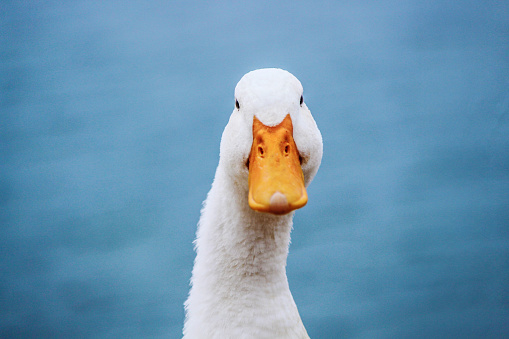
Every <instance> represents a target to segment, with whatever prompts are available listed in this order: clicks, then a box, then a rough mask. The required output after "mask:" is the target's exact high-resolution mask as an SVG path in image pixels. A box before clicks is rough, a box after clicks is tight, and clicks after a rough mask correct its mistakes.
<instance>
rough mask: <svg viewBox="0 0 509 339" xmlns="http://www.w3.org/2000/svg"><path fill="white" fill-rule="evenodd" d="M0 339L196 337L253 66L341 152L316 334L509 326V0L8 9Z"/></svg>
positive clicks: (295, 260) (321, 222)
mask: <svg viewBox="0 0 509 339" xmlns="http://www.w3.org/2000/svg"><path fill="white" fill-rule="evenodd" d="M0 62H1V63H0V275H1V276H0V337H2V338H178V337H180V336H181V329H182V323H183V320H184V310H183V306H182V304H183V302H184V301H185V299H186V296H187V293H188V283H189V279H190V277H191V269H192V265H193V259H194V252H193V245H192V241H193V239H194V235H195V231H196V224H197V221H198V218H199V212H200V208H201V204H202V201H203V200H204V199H205V197H206V194H207V192H208V190H209V188H210V185H211V183H212V179H213V176H214V171H215V168H216V166H217V162H218V157H219V142H220V138H221V133H222V130H223V128H224V126H225V125H226V123H227V121H228V118H229V115H230V113H231V112H232V110H233V108H234V98H233V90H234V87H235V85H236V83H237V81H238V80H239V79H240V78H241V77H242V75H243V74H245V73H247V72H248V71H251V70H253V69H256V68H263V67H280V68H284V69H286V70H288V71H290V72H292V73H293V74H294V75H295V76H297V77H298V78H299V79H300V80H301V82H302V83H303V85H304V89H305V92H304V98H305V100H306V102H307V105H308V106H309V107H310V109H311V111H312V113H313V114H314V117H315V120H316V122H317V124H318V126H319V128H320V129H321V132H322V135H323V140H324V158H323V162H322V166H321V168H320V170H319V172H318V175H317V177H316V178H315V180H314V182H313V183H312V184H311V186H310V188H309V197H310V199H309V203H308V205H307V206H306V207H305V208H303V209H302V210H299V211H297V213H296V216H295V223H294V231H293V233H292V245H291V247H290V255H289V259H288V267H287V270H288V277H289V282H290V287H291V290H292V292H293V295H294V298H295V300H296V303H297V305H298V307H299V310H300V313H301V316H302V319H303V321H304V324H305V325H306V327H307V329H308V332H309V334H310V336H311V337H312V338H476V337H478V338H480V337H483V338H488V337H491V338H501V337H508V336H509V321H508V319H509V3H508V2H506V1H481V0H477V1H435V2H430V1H420V0H412V1H380V2H372V1H334V2H333V1H313V2H303V1H281V2H270V1H257V2H237V1H217V2H208V3H206V2H195V1H150V2H149V1H2V2H1V3H0Z"/></svg>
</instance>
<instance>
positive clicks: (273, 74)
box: [184, 69, 322, 339]
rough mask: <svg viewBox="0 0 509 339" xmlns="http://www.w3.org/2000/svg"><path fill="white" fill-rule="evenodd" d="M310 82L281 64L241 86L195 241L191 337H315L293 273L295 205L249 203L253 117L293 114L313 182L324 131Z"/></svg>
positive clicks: (268, 120)
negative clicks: (278, 208)
mask: <svg viewBox="0 0 509 339" xmlns="http://www.w3.org/2000/svg"><path fill="white" fill-rule="evenodd" d="M301 96H302V85H301V84H300V82H299V80H297V79H296V78H295V77H294V76H293V75H292V74H290V73H288V72H287V71H284V70H281V69H261V70H256V71H252V72H250V73H248V74H246V75H245V76H244V77H243V78H242V79H241V80H240V82H239V83H238V85H237V87H236V89H235V98H236V100H237V101H238V103H239V108H238V109H237V108H235V109H234V111H233V113H232V115H231V117H230V120H229V122H228V125H227V126H226V128H225V130H224V132H223V135H222V138H221V147H220V159H219V165H218V167H217V170H216V174H215V178H214V182H213V184H212V188H211V190H210V192H209V193H208V195H207V199H206V200H205V202H204V207H203V209H202V211H201V218H200V221H199V224H198V232H197V238H196V241H195V248H196V253H197V255H196V260H195V264H194V268H193V276H192V279H191V285H192V288H191V291H190V293H189V298H188V300H187V301H186V303H185V308H186V321H185V325H184V338H186V339H201V338H208V339H212V338H221V339H228V338H235V339H240V338H294V339H295V338H309V337H308V335H307V332H306V330H305V328H304V325H303V324H302V321H301V318H300V316H299V313H298V310H297V306H296V305H295V302H294V300H293V297H292V295H291V293H290V289H289V286H288V281H287V277H286V268H285V267H286V259H287V255H288V246H289V243H290V231H291V229H292V219H293V215H294V212H290V213H288V214H284V215H274V214H270V213H261V212H257V211H254V210H252V209H251V208H250V207H249V204H248V167H247V166H246V163H247V160H248V157H249V155H250V151H251V145H252V143H253V117H254V116H256V118H257V119H258V120H260V121H261V122H262V123H263V124H264V125H267V126H276V125H278V124H279V123H281V121H282V120H283V119H284V118H285V116H286V115H288V114H289V115H290V117H291V120H292V123H293V138H294V140H295V144H296V146H297V149H298V152H299V155H300V156H301V158H302V164H301V167H302V172H303V174H304V183H305V185H306V186H307V185H308V184H309V183H310V182H311V180H312V178H313V177H314V175H315V174H316V172H317V170H318V167H319V166H320V162H321V158H322V137H321V135H320V131H319V130H318V128H317V126H316V123H315V121H314V120H313V117H312V116H311V113H310V111H309V110H308V108H307V107H306V105H305V104H304V103H302V104H301V102H300V98H301Z"/></svg>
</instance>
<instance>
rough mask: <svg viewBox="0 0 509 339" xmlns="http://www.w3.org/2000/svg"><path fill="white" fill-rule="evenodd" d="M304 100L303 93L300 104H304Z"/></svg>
mask: <svg viewBox="0 0 509 339" xmlns="http://www.w3.org/2000/svg"><path fill="white" fill-rule="evenodd" d="M303 102H304V97H303V96H302V95H301V96H300V105H301V106H302V103H303Z"/></svg>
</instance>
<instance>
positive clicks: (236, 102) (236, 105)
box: [235, 100, 240, 109]
mask: <svg viewBox="0 0 509 339" xmlns="http://www.w3.org/2000/svg"><path fill="white" fill-rule="evenodd" d="M235 107H237V109H240V105H239V101H238V100H235Z"/></svg>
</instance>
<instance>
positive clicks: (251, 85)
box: [220, 68, 323, 215]
mask: <svg viewBox="0 0 509 339" xmlns="http://www.w3.org/2000/svg"><path fill="white" fill-rule="evenodd" d="M302 94H303V89H302V85H301V83H300V82H299V80H297V78H295V77H294V76H293V75H292V74H290V73H289V72H287V71H284V70H281V69H275V68H268V69H259V70H255V71H252V72H249V73H247V74H246V75H244V77H242V79H241V80H240V81H239V83H238V84H237V87H236V88H235V108H234V110H233V113H232V115H231V116H230V120H229V122H228V125H227V126H226V128H225V130H224V132H223V136H222V139H221V148H220V167H221V166H222V168H224V170H225V171H226V173H227V174H229V176H230V177H231V179H233V182H234V183H235V186H236V187H238V188H239V189H241V190H243V191H244V192H245V194H246V196H247V197H248V204H249V207H251V208H252V209H253V210H255V211H259V212H266V213H272V214H277V215H279V214H287V213H289V212H291V211H293V210H295V209H298V208H301V207H302V206H304V205H305V204H306V203H307V200H308V196H307V193H306V187H307V186H308V185H309V183H310V182H311V180H312V179H313V177H314V175H315V174H316V172H317V170H318V167H319V166H320V162H321V159H322V152H323V146H322V137H321V134H320V131H319V130H318V127H317V126H316V123H315V121H314V119H313V117H312V115H311V112H310V111H309V109H308V108H307V106H306V104H305V103H304V100H303V95H302Z"/></svg>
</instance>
